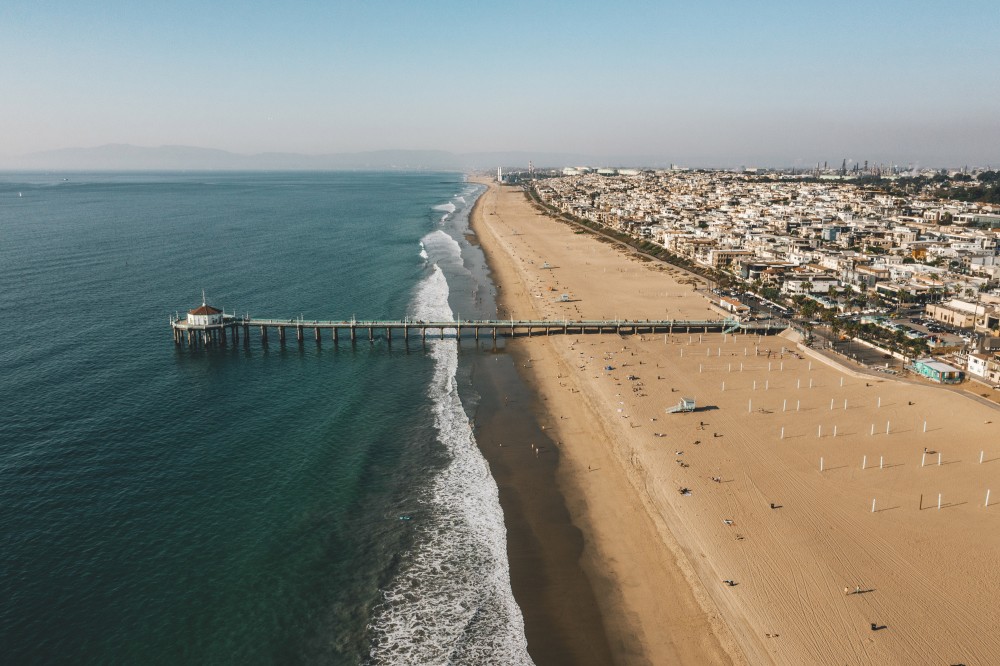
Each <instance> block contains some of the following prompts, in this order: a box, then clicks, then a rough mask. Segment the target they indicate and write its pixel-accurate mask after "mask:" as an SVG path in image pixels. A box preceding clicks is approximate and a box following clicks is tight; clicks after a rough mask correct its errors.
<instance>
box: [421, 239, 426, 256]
mask: <svg viewBox="0 0 1000 666" xmlns="http://www.w3.org/2000/svg"><path fill="white" fill-rule="evenodd" d="M420 258H421V259H423V260H424V261H427V248H426V247H424V243H423V241H421V242H420Z"/></svg>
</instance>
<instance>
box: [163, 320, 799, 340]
mask: <svg viewBox="0 0 1000 666" xmlns="http://www.w3.org/2000/svg"><path fill="white" fill-rule="evenodd" d="M788 325H789V322H788V321H787V320H784V319H763V320H748V321H741V320H739V319H734V318H726V319H705V320H689V319H655V320H654V319H582V320H581V319H564V320H552V319H453V320H423V319H409V318H404V319H354V318H352V319H349V320H348V319H345V320H340V321H335V320H328V321H320V320H306V319H301V318H299V319H294V318H293V319H272V318H268V319H265V318H258V317H250V316H230V315H225V316H224V317H223V318H222V322H221V323H214V324H207V325H200V324H189V323H188V322H187V321H186V320H183V319H180V318H178V317H171V319H170V327H171V329H172V330H173V334H174V342H175V343H176V344H178V345H180V344H183V343H185V342H186V343H187V344H188V345H190V346H195V345H199V344H201V345H225V344H226V343H227V340H226V338H227V336H228V337H229V338H230V339H231V341H232V343H233V344H237V343H238V342H239V339H240V334H241V333H242V336H243V341H244V344H249V342H250V335H251V331H259V336H260V342H261V343H262V344H265V345H266V344H268V342H269V337H270V334H271V333H276V334H277V336H278V341H279V342H280V343H282V344H284V343H285V341H286V338H287V337H288V336H287V334H288V333H289V332H293V333H294V334H295V338H296V340H297V341H298V342H299V343H300V344H301V343H304V342H305V339H306V337H309V333H311V334H312V337H314V338H315V340H316V342H317V343H320V342H321V341H322V339H323V331H330V335H331V338H332V340H333V342H334V344H337V343H339V342H340V338H341V335H344V336H345V337H347V338H349V339H350V341H351V342H352V343H356V342H357V340H358V338H359V337H364V338H367V339H368V340H369V341H372V342H374V341H375V340H376V339H377V338H379V339H384V340H386V341H387V342H390V343H391V342H392V340H393V334H394V333H395V334H396V335H397V336H398V335H401V336H402V338H403V341H404V343H405V342H408V341H409V340H410V339H411V338H413V337H419V338H420V340H421V341H426V339H427V336H428V335H431V336H437V337H439V338H445V337H450V338H457V339H461V338H462V337H463V336H464V335H471V336H473V337H475V339H476V340H479V338H480V336H481V335H485V336H489V337H491V338H492V339H494V340H496V339H497V337H508V338H509V337H522V336H523V337H531V336H532V335H533V334H534V335H552V334H563V335H568V334H571V333H572V334H604V333H610V334H618V335H629V334H631V335H636V334H640V333H667V334H670V333H710V332H723V333H755V334H763V335H768V334H771V333H777V332H780V331H783V330H784V329H785V328H787V327H788Z"/></svg>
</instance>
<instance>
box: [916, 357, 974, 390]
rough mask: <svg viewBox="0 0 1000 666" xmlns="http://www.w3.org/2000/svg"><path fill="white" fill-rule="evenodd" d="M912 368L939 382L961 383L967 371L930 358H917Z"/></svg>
mask: <svg viewBox="0 0 1000 666" xmlns="http://www.w3.org/2000/svg"><path fill="white" fill-rule="evenodd" d="M910 369H911V370H913V372H916V373H917V374H919V375H923V376H924V377H926V378H927V379H929V380H931V381H932V382H938V383H939V384H960V383H962V380H963V379H965V373H964V372H962V371H961V370H959V369H958V368H956V367H954V366H952V365H948V364H947V363H942V362H941V361H935V360H933V359H930V358H919V359H917V360H916V361H914V362H913V365H911V366H910Z"/></svg>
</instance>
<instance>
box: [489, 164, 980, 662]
mask: <svg viewBox="0 0 1000 666" xmlns="http://www.w3.org/2000/svg"><path fill="white" fill-rule="evenodd" d="M479 182H483V181H482V180H481V181H479ZM481 201H482V204H483V205H482V206H481V207H480V209H479V211H478V214H477V215H475V216H473V217H474V218H475V219H471V220H470V223H471V224H472V225H473V228H474V229H475V231H476V234H477V236H478V238H479V240H480V243H481V245H482V246H483V248H484V252H485V253H486V255H487V258H488V261H489V263H490V266H491V269H492V273H493V277H494V281H495V283H496V284H497V286H498V287H499V288H501V289H500V293H502V294H503V305H504V308H505V310H506V311H505V312H504V313H503V314H504V316H538V317H544V318H553V319H557V320H562V319H577V318H610V317H618V316H621V317H626V318H639V319H642V318H647V317H652V316H658V317H659V316H664V317H675V318H704V317H705V316H706V311H709V312H711V309H710V307H709V306H708V304H707V302H706V300H705V299H704V298H703V297H702V296H701V295H699V294H697V293H696V292H694V291H693V290H692V289H691V287H690V286H689V285H686V284H683V283H682V280H681V279H680V277H679V276H678V273H677V271H675V270H672V269H671V267H669V266H668V265H657V264H654V263H653V262H644V261H642V260H640V259H637V258H635V257H632V256H629V255H628V254H627V253H624V252H622V251H620V250H618V249H616V248H615V247H613V246H609V245H608V244H607V243H602V242H600V241H597V240H595V239H594V238H593V237H592V236H590V235H589V234H579V233H576V232H575V231H574V230H573V229H572V228H570V227H569V226H568V225H565V224H563V223H561V222H559V221H556V220H553V219H551V218H549V217H547V216H544V215H542V214H540V213H538V212H537V211H535V210H534V209H533V208H532V207H531V205H530V203H529V202H528V201H527V199H526V198H525V197H524V195H523V193H522V192H521V191H520V190H519V189H514V188H509V187H498V186H496V185H495V184H489V190H488V191H487V192H486V193H484V194H483V195H482V197H481ZM563 293H565V294H568V295H569V298H568V300H564V299H562V298H557V296H558V295H560V294H563ZM708 316H710V317H712V316H717V315H712V314H709V315H708ZM510 348H511V350H512V351H513V353H514V354H515V355H516V356H517V357H518V358H519V359H520V360H519V362H518V365H517V369H518V372H520V373H521V374H522V375H523V376H524V378H525V381H526V382H527V383H528V384H529V385H530V386H531V387H532V389H533V390H534V391H536V393H537V399H536V401H535V405H534V406H535V410H536V411H535V414H536V418H537V419H538V420H539V422H540V423H542V424H543V425H545V426H546V432H547V433H551V436H552V439H554V440H555V441H556V442H557V443H558V444H557V446H558V448H559V464H558V468H557V470H556V478H557V481H558V483H559V486H560V489H561V490H562V494H563V496H564V497H565V498H566V502H567V507H568V509H569V513H570V517H571V520H572V521H573V524H574V525H577V526H578V527H579V529H580V531H581V533H582V536H583V542H584V544H583V550H582V553H581V558H580V562H581V564H582V566H583V569H584V571H585V572H586V574H587V577H588V579H589V581H590V584H591V585H592V586H593V589H594V590H595V593H596V597H597V603H598V606H599V607H600V612H601V617H602V621H603V623H604V627H605V630H606V632H607V636H608V641H609V643H610V645H611V647H612V653H613V661H614V662H615V663H675V662H681V663H726V662H731V663H776V664H800V663H817V664H831V665H832V664H838V663H844V662H845V661H850V662H853V663H899V664H903V663H919V662H922V661H928V660H930V661H935V662H940V663H956V662H967V663H989V661H990V659H991V655H995V654H997V653H998V652H1000V638H998V637H996V636H995V635H994V633H993V632H991V631H990V628H991V627H993V626H996V625H997V624H1000V611H998V610H997V609H996V608H995V604H994V603H993V599H995V598H996V597H997V596H998V595H1000V574H998V573H996V572H995V567H993V566H992V563H994V562H995V561H996V560H997V558H998V557H1000V532H997V531H996V530H990V529H988V528H989V526H990V525H992V524H993V522H994V521H995V520H996V519H997V516H998V515H1000V514H997V513H996V511H997V510H996V509H994V508H992V507H993V505H994V504H995V503H996V501H995V500H994V501H993V502H989V506H984V500H983V496H984V494H986V492H987V491H988V489H989V487H990V485H992V482H993V480H994V477H993V475H994V474H995V465H996V464H1000V449H997V446H996V444H995V442H997V441H1000V436H998V433H997V430H998V428H1000V426H998V423H1000V419H996V412H995V411H994V410H993V409H990V408H987V407H984V406H983V405H981V404H979V403H978V402H976V401H974V400H969V399H967V397H966V396H964V395H961V394H959V393H955V392H952V391H941V390H939V389H937V388H934V387H930V386H920V385H915V384H912V383H907V382H899V381H894V380H892V379H890V378H888V377H886V378H875V377H868V376H864V377H863V378H862V377H860V376H859V375H858V373H856V372H854V371H852V370H851V369H850V368H846V367H841V366H839V365H838V364H834V363H830V360H829V359H822V360H821V359H818V358H814V357H813V356H812V354H809V353H807V351H806V350H803V349H800V348H799V347H798V345H797V342H796V341H794V340H792V339H789V337H788V336H787V334H782V335H779V336H771V337H763V338H762V337H758V336H753V335H726V334H705V335H699V334H695V335H687V334H684V335H672V336H671V335H662V336H659V335H658V336H653V335H645V336H644V335H626V336H618V335H613V334H607V335H596V334H595V335H586V336H585V335H568V336H562V335H556V336H551V337H545V336H538V337H535V338H533V339H532V340H531V341H530V342H529V341H527V340H522V339H518V340H515V341H514V342H513V343H512V344H511V347H510ZM682 395H683V396H692V397H695V398H696V399H697V404H698V406H699V408H700V409H701V412H700V413H699V414H665V413H664V408H665V407H669V406H671V405H674V404H676V403H677V401H678V399H679V397H678V396H682ZM994 419H996V421H994ZM924 450H926V451H929V452H930V455H932V456H935V458H934V463H935V464H934V466H933V467H932V466H931V463H928V464H927V466H926V467H925V465H924V460H923V458H922V454H921V452H922V451H924ZM824 461H825V465H824ZM873 461H874V462H873ZM883 462H885V463H886V464H884V465H883ZM682 488H683V489H687V490H688V492H686V493H678V492H677V491H678V489H682ZM942 497H943V498H944V499H943V500H941V503H940V504H939V505H938V501H939V498H942ZM929 498H931V499H929ZM937 506H940V508H937ZM928 509H935V510H933V511H931V510H928ZM726 581H731V584H730V585H727V584H726ZM850 591H860V593H859V594H850V593H849V592H850ZM519 603H520V601H519ZM873 624H874V625H876V626H878V627H880V629H879V630H878V631H875V630H873V629H872V628H871V627H870V625H873Z"/></svg>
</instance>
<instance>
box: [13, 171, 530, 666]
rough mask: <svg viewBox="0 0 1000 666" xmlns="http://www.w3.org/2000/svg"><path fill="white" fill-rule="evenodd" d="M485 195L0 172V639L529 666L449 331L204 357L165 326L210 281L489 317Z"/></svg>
mask: <svg viewBox="0 0 1000 666" xmlns="http://www.w3.org/2000/svg"><path fill="white" fill-rule="evenodd" d="M64 176H65V177H66V178H68V180H63V177H64ZM479 191H480V188H479V187H478V186H475V185H470V184H468V183H465V182H464V181H463V179H462V178H461V176H459V175H456V174H441V173H437V174H425V173H421V174H399V173H325V174H196V175H191V174H124V175H123V174H114V175H108V174H72V175H64V174H60V175H59V176H49V175H35V176H24V175H14V174H2V175H0V313H2V316H0V341H2V343H0V372H2V374H0V388H2V391H0V534H2V537H3V538H2V547H0V653H2V654H3V658H2V660H3V661H5V662H7V663H19V662H34V663H39V662H62V663H67V662H68V663H79V664H97V663H100V664H106V663H164V664H178V663H199V664H201V663H220V664H225V663H239V664H246V663H276V662H280V663H359V662H372V663H443V662H445V661H449V662H450V663H470V664H471V663H482V662H483V661H494V662H496V663H513V662H524V661H527V656H526V653H525V651H524V638H523V628H522V625H521V617H520V612H519V611H518V609H517V607H516V605H515V604H514V603H513V599H512V597H511V595H510V590H509V582H508V578H507V575H508V574H507V563H506V555H505V551H504V548H505V541H504V537H503V529H502V515H501V514H500V510H499V505H498V504H497V501H496V486H495V484H493V481H492V479H491V478H490V477H489V474H488V470H487V469H486V465H485V462H484V461H483V460H482V457H481V456H480V455H479V452H478V450H477V449H476V447H475V442H474V439H473V438H472V433H471V431H470V428H469V426H468V419H467V417H466V415H465V412H464V411H463V406H462V403H461V402H459V399H458V398H459V396H460V395H461V397H462V398H463V399H464V400H466V407H468V404H469V403H470V401H472V402H474V398H475V396H473V395H471V394H469V393H468V392H467V390H468V389H467V387H465V388H463V387H462V386H461V385H462V382H461V380H460V379H458V380H457V379H456V376H458V377H461V373H460V372H459V373H457V375H456V367H457V359H458V353H457V350H456V347H455V343H454V341H445V342H433V343H431V344H429V345H428V348H427V349H421V348H420V347H419V345H411V349H410V350H409V352H408V351H407V350H406V349H405V348H404V346H403V345H402V344H400V343H399V342H398V341H397V342H394V344H393V345H392V346H391V347H390V346H388V345H387V344H386V343H385V342H384V341H382V340H378V341H376V343H375V345H374V347H372V346H370V345H369V343H368V342H367V341H365V342H364V343H363V344H362V343H359V345H358V348H357V350H356V351H355V350H352V349H351V347H350V345H349V344H343V343H342V344H341V346H340V347H339V348H335V347H334V346H333V344H332V342H331V341H330V340H329V339H327V340H325V341H324V342H323V345H322V346H321V347H317V346H316V345H315V343H314V342H312V340H309V341H308V342H307V343H306V344H305V345H304V346H303V347H302V348H301V349H300V348H299V346H298V345H297V344H296V343H295V342H294V340H291V341H290V343H289V344H288V346H287V347H285V348H282V347H280V346H279V345H277V344H275V342H276V339H272V344H271V346H270V347H269V348H268V349H264V348H262V347H261V345H260V344H259V343H258V341H257V339H256V337H257V336H256V333H255V334H254V335H253V342H252V344H251V345H250V346H249V348H244V347H243V345H242V344H240V345H239V346H238V347H233V346H230V347H229V348H227V349H223V350H219V349H209V350H189V349H186V348H177V347H175V346H174V344H173V342H172V339H171V336H170V331H169V327H168V323H167V322H168V316H169V314H171V313H173V312H175V311H180V312H181V313H183V312H184V311H185V310H186V309H188V308H192V307H195V306H197V305H199V304H200V300H201V290H202V289H204V290H205V291H206V294H207V299H208V302H209V303H210V304H213V305H215V306H217V307H223V308H225V309H226V311H227V312H232V311H234V310H235V311H237V312H239V313H241V314H242V313H246V312H249V314H250V315H252V316H261V317H265V316H270V317H287V318H292V317H297V316H299V315H302V316H304V317H305V318H306V319H334V318H335V319H343V318H349V317H351V316H352V315H357V316H358V317H359V318H362V317H363V318H379V317H386V318H389V317H391V318H397V317H400V316H402V315H404V314H409V315H413V316H421V317H424V318H426V317H427V316H430V315H431V314H433V315H439V316H450V315H451V313H452V311H453V310H458V311H459V312H461V315H462V317H463V318H465V317H466V316H467V315H466V313H468V317H473V316H480V315H490V314H492V312H491V311H490V310H491V308H493V307H494V306H493V304H492V300H491V299H490V298H486V299H485V300H484V299H483V294H486V293H489V292H490V286H489V284H488V281H487V280H486V278H485V277H484V276H483V274H482V270H481V269H482V266H481V264H482V259H481V255H479V254H477V253H478V250H476V249H475V248H473V247H471V246H470V244H469V243H468V242H467V240H466V238H465V237H464V235H463V233H464V231H465V225H466V218H467V213H468V209H469V208H470V206H471V204H472V203H473V202H474V200H475V197H476V196H477V195H478V193H479ZM400 516H409V517H411V520H400ZM498 525H499V529H497V526H498Z"/></svg>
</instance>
